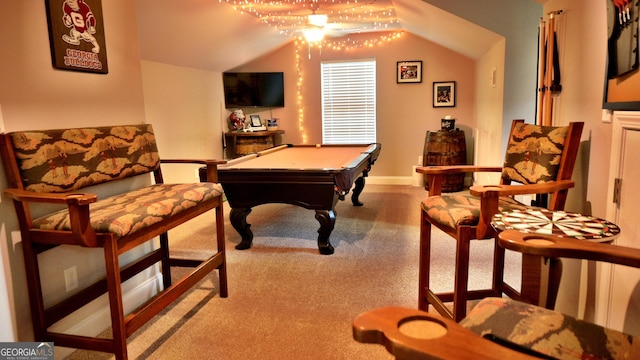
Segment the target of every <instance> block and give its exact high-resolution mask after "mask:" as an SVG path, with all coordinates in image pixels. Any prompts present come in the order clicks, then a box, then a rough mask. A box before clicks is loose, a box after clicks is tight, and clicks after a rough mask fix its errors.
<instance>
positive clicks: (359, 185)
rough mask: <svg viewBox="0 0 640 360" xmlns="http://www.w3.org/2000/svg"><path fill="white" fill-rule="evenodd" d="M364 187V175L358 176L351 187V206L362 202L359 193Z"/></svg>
mask: <svg viewBox="0 0 640 360" xmlns="http://www.w3.org/2000/svg"><path fill="white" fill-rule="evenodd" d="M363 189H364V176H360V177H359V178H357V179H356V181H355V186H354V187H353V193H351V203H352V204H353V206H362V205H364V204H363V203H361V202H360V199H359V197H360V194H361V193H362V190H363Z"/></svg>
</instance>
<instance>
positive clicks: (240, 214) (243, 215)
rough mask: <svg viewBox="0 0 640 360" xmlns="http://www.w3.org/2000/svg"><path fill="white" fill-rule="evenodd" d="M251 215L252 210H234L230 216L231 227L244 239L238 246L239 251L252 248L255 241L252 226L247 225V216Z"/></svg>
mask: <svg viewBox="0 0 640 360" xmlns="http://www.w3.org/2000/svg"><path fill="white" fill-rule="evenodd" d="M249 213H251V208H232V209H231V213H230V214H229V220H230V221H231V225H233V228H234V229H236V231H237V232H238V234H240V236H241V237H242V241H240V244H238V245H236V249H238V250H246V249H248V248H250V247H251V242H252V241H253V232H251V224H248V223H247V215H249Z"/></svg>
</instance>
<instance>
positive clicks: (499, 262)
mask: <svg viewBox="0 0 640 360" xmlns="http://www.w3.org/2000/svg"><path fill="white" fill-rule="evenodd" d="M504 257H505V249H504V248H503V247H501V246H500V245H498V235H497V234H496V237H495V240H494V249H493V283H492V284H491V289H492V290H493V292H494V293H493V295H492V296H497V297H502V291H503V288H504Z"/></svg>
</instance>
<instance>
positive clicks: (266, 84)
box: [222, 72, 284, 109]
mask: <svg viewBox="0 0 640 360" xmlns="http://www.w3.org/2000/svg"><path fill="white" fill-rule="evenodd" d="M222 83H223V86H224V104H225V107H226V108H227V109H229V108H242V107H272V108H273V107H284V74H283V73H281V72H235V73H234V72H225V73H223V74H222Z"/></svg>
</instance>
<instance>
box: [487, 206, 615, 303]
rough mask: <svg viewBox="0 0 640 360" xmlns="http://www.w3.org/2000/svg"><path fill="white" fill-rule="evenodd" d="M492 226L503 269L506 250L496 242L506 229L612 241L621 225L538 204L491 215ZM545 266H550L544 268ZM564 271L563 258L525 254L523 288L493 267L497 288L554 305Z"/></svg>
mask: <svg viewBox="0 0 640 360" xmlns="http://www.w3.org/2000/svg"><path fill="white" fill-rule="evenodd" d="M491 226H492V227H493V228H494V229H495V231H496V251H495V256H496V259H497V260H496V263H497V264H502V269H504V256H505V251H504V249H502V248H500V246H499V245H497V241H498V240H497V239H498V238H497V236H498V235H497V234H498V233H500V232H501V231H503V230H518V231H520V232H523V233H528V234H541V235H554V236H560V237H571V238H574V239H579V240H590V241H597V242H603V243H610V242H612V241H613V240H614V239H615V238H616V237H617V236H618V235H619V234H620V228H619V227H618V225H616V224H614V223H612V222H610V221H607V220H604V219H600V218H597V217H594V216H587V215H582V214H578V213H571V212H566V211H551V210H547V209H538V208H535V209H527V210H513V211H507V212H502V213H498V214H495V215H494V216H493V218H492V219H491ZM544 268H546V269H547V270H546V271H543V269H544ZM543 274H544V275H543ZM561 275H562V262H561V261H560V259H555V258H552V259H543V258H542V257H541V256H537V255H531V254H522V277H521V289H520V291H517V290H515V289H514V288H513V287H512V286H511V285H509V284H507V283H505V282H504V279H503V275H502V273H498V272H497V271H494V280H493V281H494V284H495V285H494V286H495V287H496V288H498V289H499V290H500V291H501V292H502V293H505V294H507V296H509V297H510V298H512V299H516V300H520V301H524V302H527V303H530V304H535V305H539V306H544V307H546V308H548V309H553V308H554V307H555V303H556V298H557V296H558V289H559V287H560V277H561ZM581 291H582V290H581ZM585 296H586V295H585ZM581 297H583V296H581Z"/></svg>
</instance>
